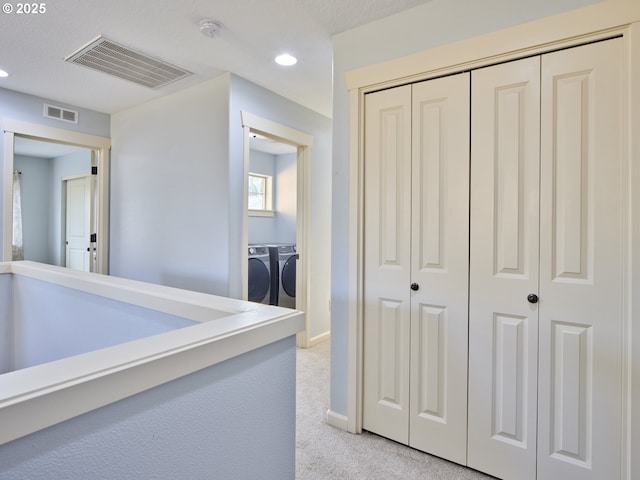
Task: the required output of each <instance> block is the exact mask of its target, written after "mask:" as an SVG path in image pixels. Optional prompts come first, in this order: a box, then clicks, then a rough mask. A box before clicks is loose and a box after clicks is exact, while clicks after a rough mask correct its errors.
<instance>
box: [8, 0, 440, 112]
mask: <svg viewBox="0 0 640 480" xmlns="http://www.w3.org/2000/svg"><path fill="white" fill-rule="evenodd" d="M427 1H428V0H215V1H214V0H179V1H176V0H133V1H132V0H109V1H103V0H100V1H97V0H85V1H81V0H56V1H53V2H48V3H46V4H44V5H45V6H46V12H45V13H39V14H29V15H27V14H17V13H15V11H14V13H10V14H7V13H5V14H0V45H1V46H2V48H0V69H4V70H6V71H8V72H9V74H10V76H9V77H8V78H5V79H0V87H2V88H7V89H10V90H17V91H21V92H25V93H29V94H32V95H37V96H41V97H45V98H49V99H52V100H57V101H58V102H64V103H67V104H71V105H76V106H80V107H84V108H90V109H93V110H97V111H100V112H105V113H115V112H117V111H120V110H122V109H125V108H128V107H131V106H133V105H136V104H139V103H142V102H145V101H148V100H151V99H153V98H157V97H159V96H163V95H166V94H167V93H170V92H173V91H176V90H179V89H182V88H186V87H188V86H191V85H194V84H197V83H200V82H202V81H205V80H207V79H209V78H212V77H215V76H217V75H219V74H221V73H223V72H232V73H235V74H237V75H239V76H242V77H244V78H246V79H248V80H250V81H252V82H254V83H257V84H258V85H261V86H264V87H266V88H268V89H270V90H272V91H274V92H276V93H279V94H281V95H283V96H286V97H287V98H289V99H291V100H293V101H295V102H297V103H300V104H302V105H304V106H306V107H308V108H311V109H313V110H315V111H317V112H319V113H322V114H323V115H326V116H331V113H332V112H331V108H332V100H331V98H332V92H331V85H332V78H331V72H332V47H331V35H333V34H335V33H339V32H342V31H345V30H348V29H351V28H354V27H357V26H359V25H363V24H365V23H369V22H371V21H374V20H377V19H379V18H382V17H385V16H388V15H391V14H393V13H397V12H400V11H403V10H406V9H408V8H411V7H414V6H417V5H420V4H423V3H426V2H427ZM10 3H11V2H10ZM13 5H17V2H16V3H13ZM204 18H208V19H213V20H217V21H219V22H221V23H222V24H223V25H224V29H223V32H222V36H221V37H219V38H216V39H211V38H208V37H205V36H203V35H202V34H201V33H200V31H199V28H198V25H199V22H200V20H202V19H204ZM99 35H103V36H105V37H107V38H110V39H112V40H114V41H116V42H119V43H121V44H124V45H126V46H128V47H132V48H135V49H138V50H141V51H142V52H145V53H147V54H150V55H152V56H155V57H159V58H161V59H163V60H165V61H167V62H169V63H173V64H175V65H177V66H179V67H181V68H184V69H186V70H189V71H191V72H193V73H194V75H192V76H190V77H188V78H186V79H183V80H180V81H178V82H175V83H173V84H171V85H169V86H167V87H163V88H160V89H157V90H151V89H149V88H146V87H142V86H139V85H136V84H134V83H131V82H127V81H125V80H121V79H117V78H112V77H110V76H109V75H106V74H104V73H100V72H95V71H92V70H89V69H87V68H83V67H80V66H78V65H73V64H70V63H67V62H65V61H64V58H65V57H67V56H68V55H70V54H72V53H73V52H75V51H76V50H78V49H79V48H80V47H82V46H84V45H85V44H87V43H89V42H90V41H92V40H93V39H95V38H96V37H97V36H99ZM284 51H288V52H290V53H292V54H293V55H295V56H297V57H298V63H297V64H296V65H295V66H293V67H288V68H285V67H280V66H278V65H276V64H275V63H274V62H273V58H274V57H275V56H276V55H277V54H279V53H282V52H284Z"/></svg>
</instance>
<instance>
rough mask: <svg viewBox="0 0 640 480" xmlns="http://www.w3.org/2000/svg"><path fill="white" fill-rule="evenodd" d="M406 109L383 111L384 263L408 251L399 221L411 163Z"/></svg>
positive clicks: (394, 262)
mask: <svg viewBox="0 0 640 480" xmlns="http://www.w3.org/2000/svg"><path fill="white" fill-rule="evenodd" d="M402 114H403V110H402V109H398V108H394V109H388V110H384V111H382V112H380V117H381V118H380V125H381V126H382V128H381V131H380V137H379V138H380V152H381V158H380V177H379V180H380V184H379V186H378V189H379V192H380V197H379V198H380V221H381V229H380V235H381V238H380V245H381V248H380V264H381V265H393V266H395V265H398V264H400V263H401V256H402V255H403V254H406V252H404V251H403V250H402V248H403V247H404V246H403V245H402V239H400V238H398V237H399V236H401V235H403V234H404V233H403V232H402V224H401V223H400V222H399V220H401V219H402V217H403V214H402V213H403V212H402V211H400V209H402V208H403V207H404V204H403V201H402V194H403V184H402V181H403V170H404V169H405V168H407V166H406V165H405V164H404V162H403V155H404V149H405V148H408V147H407V146H404V145H403V143H402V140H403V139H402V131H403V129H405V128H407V126H405V125H404V124H403V115H402ZM405 235H406V234H405Z"/></svg>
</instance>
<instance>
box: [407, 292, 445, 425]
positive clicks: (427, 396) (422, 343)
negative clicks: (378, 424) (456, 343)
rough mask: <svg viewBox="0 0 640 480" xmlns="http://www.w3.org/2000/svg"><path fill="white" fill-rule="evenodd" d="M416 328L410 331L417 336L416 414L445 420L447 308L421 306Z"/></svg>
mask: <svg viewBox="0 0 640 480" xmlns="http://www.w3.org/2000/svg"><path fill="white" fill-rule="evenodd" d="M419 311H420V319H419V320H418V322H417V325H418V331H417V332H412V335H417V336H418V338H419V351H418V352H417V356H418V362H417V365H415V366H414V365H412V368H417V369H418V376H417V377H418V379H419V380H418V381H419V383H418V385H416V386H415V387H414V388H417V390H418V402H419V405H418V410H419V412H420V413H419V415H422V416H428V417H430V418H431V419H432V420H436V421H440V422H442V421H446V394H447V390H446V384H445V381H446V378H447V338H446V334H447V310H446V308H444V307H441V306H435V305H421V306H420V308H419Z"/></svg>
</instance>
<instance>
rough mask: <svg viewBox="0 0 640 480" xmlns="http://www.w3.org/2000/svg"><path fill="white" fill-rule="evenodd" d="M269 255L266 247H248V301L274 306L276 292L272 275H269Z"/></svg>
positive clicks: (270, 261) (270, 270) (270, 269)
mask: <svg viewBox="0 0 640 480" xmlns="http://www.w3.org/2000/svg"><path fill="white" fill-rule="evenodd" d="M271 263H272V260H271V254H270V252H269V247H268V246H266V245H249V265H248V266H249V269H248V283H249V295H248V298H249V301H250V302H257V303H266V304H272V305H274V304H275V303H274V300H275V298H272V296H274V297H275V295H276V292H275V290H277V289H276V288H272V284H275V279H274V275H272V274H271V272H272V268H271Z"/></svg>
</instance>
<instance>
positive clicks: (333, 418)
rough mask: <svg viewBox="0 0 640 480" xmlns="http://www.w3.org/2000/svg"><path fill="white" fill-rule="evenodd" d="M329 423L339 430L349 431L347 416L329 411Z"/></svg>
mask: <svg viewBox="0 0 640 480" xmlns="http://www.w3.org/2000/svg"><path fill="white" fill-rule="evenodd" d="M327 423H328V424H329V425H331V426H332V427H336V428H339V429H340V430H344V431H345V432H347V431H349V428H348V425H349V421H348V419H347V417H346V415H341V414H339V413H336V412H332V411H331V410H327Z"/></svg>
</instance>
